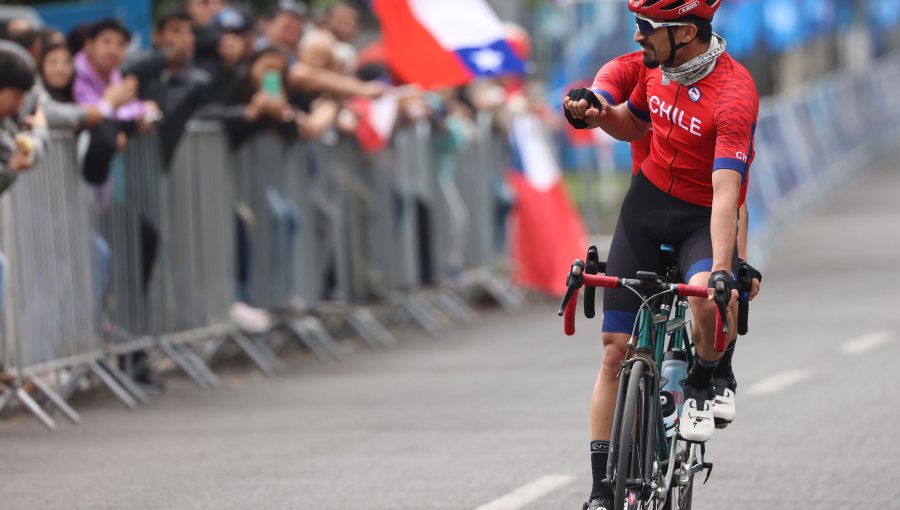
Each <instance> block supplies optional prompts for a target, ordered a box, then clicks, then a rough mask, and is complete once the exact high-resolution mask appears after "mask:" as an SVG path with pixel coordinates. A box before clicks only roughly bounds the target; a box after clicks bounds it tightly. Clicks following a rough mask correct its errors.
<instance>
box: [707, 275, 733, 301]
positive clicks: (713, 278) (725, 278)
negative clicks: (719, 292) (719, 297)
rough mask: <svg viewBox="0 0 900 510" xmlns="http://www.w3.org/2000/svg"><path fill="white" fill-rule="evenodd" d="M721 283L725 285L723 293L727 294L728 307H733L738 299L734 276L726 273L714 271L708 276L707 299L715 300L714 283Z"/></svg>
mask: <svg viewBox="0 0 900 510" xmlns="http://www.w3.org/2000/svg"><path fill="white" fill-rule="evenodd" d="M719 281H721V282H722V283H723V284H724V285H725V291H726V292H727V294H728V306H729V307H730V306H734V304H735V303H737V299H738V284H737V282H736V281H735V280H734V276H732V275H731V273H729V272H728V271H715V272H714V273H712V274H711V275H710V276H709V281H708V282H707V287H709V290H708V292H709V299H710V300H713V299H715V288H716V282H719Z"/></svg>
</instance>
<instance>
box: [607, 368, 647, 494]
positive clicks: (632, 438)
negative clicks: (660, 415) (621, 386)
mask: <svg viewBox="0 0 900 510" xmlns="http://www.w3.org/2000/svg"><path fill="white" fill-rule="evenodd" d="M645 372H646V367H645V366H644V361H643V360H639V361H637V362H635V363H634V364H632V365H631V373H630V375H629V377H628V386H627V388H626V394H625V403H624V406H623V408H622V414H621V416H622V420H621V421H620V422H619V437H618V444H617V450H616V459H615V466H616V473H615V482H616V486H615V499H614V501H613V508H614V509H615V510H626V509H627V510H635V509H637V508H642V505H643V503H642V502H641V501H640V498H641V490H640V489H641V488H640V487H633V486H632V487H628V479H629V478H631V479H639V478H641V477H642V476H643V475H644V473H645V469H644V468H645V465H644V464H645V462H646V460H645V459H646V458H647V449H648V448H651V449H652V448H653V446H654V437H653V435H652V433H648V425H649V424H648V423H647V417H646V416H647V413H648V406H649V405H653V403H652V402H651V400H652V398H653V392H652V391H651V389H650V386H649V384H648V382H647V378H646V377H645ZM652 454H653V452H650V458H651V459H652V458H653V456H652Z"/></svg>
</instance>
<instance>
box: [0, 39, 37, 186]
mask: <svg viewBox="0 0 900 510" xmlns="http://www.w3.org/2000/svg"><path fill="white" fill-rule="evenodd" d="M34 79H35V78H34V68H33V67H32V66H31V65H30V63H29V62H28V61H27V60H25V59H24V58H23V57H22V56H21V55H19V54H16V53H15V52H13V51H9V50H5V49H0V193H3V192H4V191H6V190H7V189H8V188H9V187H10V186H11V185H12V184H13V182H14V181H15V180H16V176H17V175H18V174H19V173H20V172H23V171H26V170H29V169H31V168H32V167H33V166H34V165H35V163H36V162H37V161H38V160H39V158H40V157H41V156H42V155H43V153H44V152H45V151H46V147H47V140H48V133H47V119H46V117H45V116H44V112H43V108H41V106H40V105H39V104H38V105H37V107H36V109H35V111H34V113H33V114H31V115H28V116H26V117H24V118H22V119H21V121H20V119H19V112H20V111H21V109H22V107H23V105H24V104H25V97H26V94H28V92H29V91H30V90H31V88H32V87H33V86H34Z"/></svg>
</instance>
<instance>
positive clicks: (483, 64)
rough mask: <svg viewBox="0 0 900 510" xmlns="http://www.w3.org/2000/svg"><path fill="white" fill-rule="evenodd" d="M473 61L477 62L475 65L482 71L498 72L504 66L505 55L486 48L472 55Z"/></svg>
mask: <svg viewBox="0 0 900 510" xmlns="http://www.w3.org/2000/svg"><path fill="white" fill-rule="evenodd" d="M472 61H473V62H475V65H476V66H478V68H479V69H481V70H482V71H487V72H491V71H496V70H497V69H499V68H500V67H501V66H502V65H503V53H500V52H499V51H495V50H492V49H490V48H484V49H481V50H478V51H477V52H475V53H474V54H473V55H472Z"/></svg>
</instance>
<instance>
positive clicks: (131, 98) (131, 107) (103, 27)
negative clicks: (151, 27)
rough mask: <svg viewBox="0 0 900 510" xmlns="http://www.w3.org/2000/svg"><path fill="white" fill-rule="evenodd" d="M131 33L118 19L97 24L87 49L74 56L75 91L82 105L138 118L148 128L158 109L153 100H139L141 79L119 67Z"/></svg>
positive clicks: (115, 115) (121, 117)
mask: <svg viewBox="0 0 900 510" xmlns="http://www.w3.org/2000/svg"><path fill="white" fill-rule="evenodd" d="M130 41H131V32H129V31H128V29H127V28H125V27H124V26H123V25H122V24H121V23H120V22H119V21H118V20H115V19H111V18H110V19H104V20H101V21H98V22H97V23H95V24H94V25H93V26H92V27H91V30H90V31H89V32H88V34H87V37H86V38H85V41H84V49H83V50H81V51H80V52H78V54H77V55H75V83H74V89H73V92H74V94H75V100H76V101H77V102H78V103H79V104H87V105H94V106H97V107H98V108H100V111H101V112H103V115H104V117H106V118H114V119H117V120H124V121H135V122H137V123H138V125H139V126H140V127H141V128H142V129H144V130H146V129H149V128H150V127H152V124H153V123H154V122H155V121H154V116H155V115H154V114H156V113H157V112H158V108H157V107H156V104H155V103H153V102H152V101H146V102H141V101H138V100H137V99H136V96H137V91H138V81H137V79H135V78H134V77H133V76H129V77H127V78H123V77H122V72H121V71H120V67H121V66H122V61H123V60H124V59H125V49H126V47H127V45H128V43H129V42H130Z"/></svg>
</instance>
